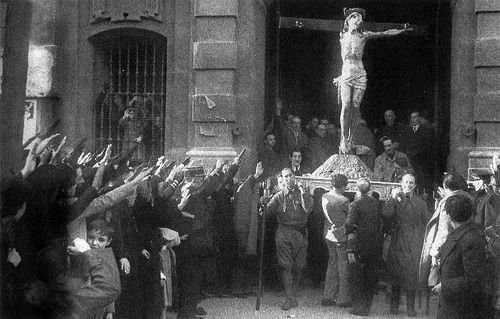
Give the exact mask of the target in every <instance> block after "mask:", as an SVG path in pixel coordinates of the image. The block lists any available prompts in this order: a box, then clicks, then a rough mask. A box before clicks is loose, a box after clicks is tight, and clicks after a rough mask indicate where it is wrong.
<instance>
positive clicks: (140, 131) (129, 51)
mask: <svg viewBox="0 0 500 319" xmlns="http://www.w3.org/2000/svg"><path fill="white" fill-rule="evenodd" d="M103 49H104V54H105V55H104V57H105V64H106V65H107V67H108V76H107V77H108V81H105V83H106V85H105V89H104V91H103V93H102V94H101V96H102V98H100V99H98V102H97V106H96V131H95V132H96V133H95V134H96V136H95V138H96V143H95V145H96V148H97V150H98V151H99V150H101V149H103V148H104V147H106V145H107V144H113V145H114V149H115V151H117V152H121V153H125V152H129V151H131V152H132V151H133V155H132V159H134V160H140V161H143V160H149V159H150V158H151V157H153V156H159V155H160V154H163V153H164V149H163V148H164V132H165V105H166V75H167V72H166V68H167V65H166V52H167V50H166V43H164V41H154V40H149V39H143V38H140V39H139V38H127V39H123V38H120V39H115V40H110V41H105V44H104V47H103ZM101 100H102V101H101ZM135 147H136V149H135ZM133 149H135V150H133Z"/></svg>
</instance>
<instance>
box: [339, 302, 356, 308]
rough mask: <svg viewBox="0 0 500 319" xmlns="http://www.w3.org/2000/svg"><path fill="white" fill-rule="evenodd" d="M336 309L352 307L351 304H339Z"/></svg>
mask: <svg viewBox="0 0 500 319" xmlns="http://www.w3.org/2000/svg"><path fill="white" fill-rule="evenodd" d="M337 307H340V308H350V307H352V303H351V302H341V303H338V304H337Z"/></svg>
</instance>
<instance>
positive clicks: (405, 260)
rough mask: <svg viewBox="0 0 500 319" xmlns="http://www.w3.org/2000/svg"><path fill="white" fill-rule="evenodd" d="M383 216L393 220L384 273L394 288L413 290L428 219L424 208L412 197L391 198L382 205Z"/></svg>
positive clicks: (414, 196) (424, 206) (425, 207)
mask: <svg viewBox="0 0 500 319" xmlns="http://www.w3.org/2000/svg"><path fill="white" fill-rule="evenodd" d="M383 214H384V216H386V217H389V216H395V219H396V223H395V225H396V226H395V229H394V234H393V235H392V238H391V242H390V245H389V252H388V255H387V270H388V272H389V274H390V276H391V279H392V281H393V284H397V285H400V286H401V287H403V288H406V289H416V288H418V270H419V264H420V254H421V252H422V246H423V241H424V235H425V225H426V224H427V221H428V220H429V217H430V216H429V213H428V211H427V204H426V203H425V202H424V201H423V200H422V199H421V198H419V197H418V196H417V195H415V194H414V195H412V196H411V197H410V198H409V199H408V198H402V199H401V200H397V199H394V198H390V199H389V200H388V201H387V202H386V204H385V205H384V210H383Z"/></svg>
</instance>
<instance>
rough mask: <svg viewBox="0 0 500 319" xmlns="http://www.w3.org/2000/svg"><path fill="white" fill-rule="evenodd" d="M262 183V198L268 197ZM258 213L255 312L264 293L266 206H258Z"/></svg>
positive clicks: (266, 189) (265, 187)
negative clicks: (257, 274)
mask: <svg viewBox="0 0 500 319" xmlns="http://www.w3.org/2000/svg"><path fill="white" fill-rule="evenodd" d="M263 183H264V187H263V188H264V197H266V198H269V197H270V190H269V189H268V187H267V185H266V184H265V182H263ZM259 205H260V206H259V212H260V213H261V214H260V215H261V216H262V222H261V228H260V229H261V233H260V247H259V288H258V291H257V302H256V304H255V310H257V311H259V310H260V305H261V300H262V294H263V292H264V284H263V275H264V243H265V237H266V204H259Z"/></svg>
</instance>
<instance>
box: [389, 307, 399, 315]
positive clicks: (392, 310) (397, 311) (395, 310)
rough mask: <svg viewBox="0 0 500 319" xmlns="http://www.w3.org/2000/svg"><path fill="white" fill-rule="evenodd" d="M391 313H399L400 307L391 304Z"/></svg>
mask: <svg viewBox="0 0 500 319" xmlns="http://www.w3.org/2000/svg"><path fill="white" fill-rule="evenodd" d="M390 312H391V315H397V314H399V309H398V308H397V307H393V306H391V311H390Z"/></svg>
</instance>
